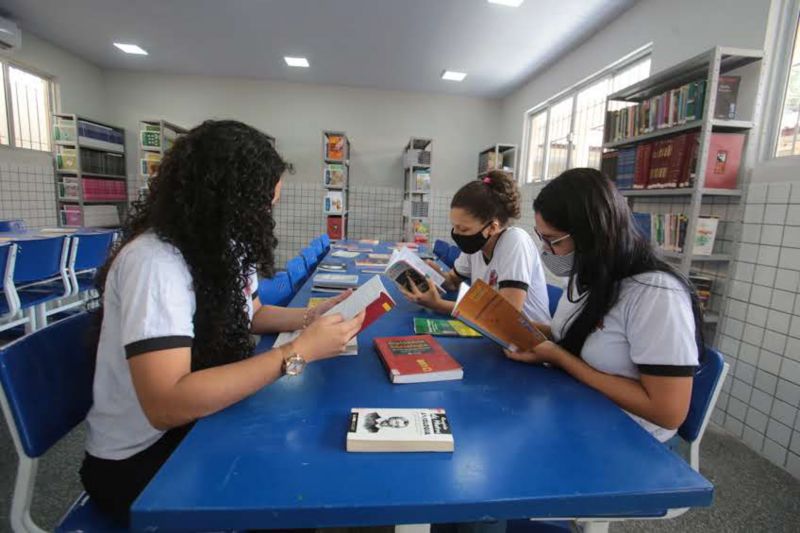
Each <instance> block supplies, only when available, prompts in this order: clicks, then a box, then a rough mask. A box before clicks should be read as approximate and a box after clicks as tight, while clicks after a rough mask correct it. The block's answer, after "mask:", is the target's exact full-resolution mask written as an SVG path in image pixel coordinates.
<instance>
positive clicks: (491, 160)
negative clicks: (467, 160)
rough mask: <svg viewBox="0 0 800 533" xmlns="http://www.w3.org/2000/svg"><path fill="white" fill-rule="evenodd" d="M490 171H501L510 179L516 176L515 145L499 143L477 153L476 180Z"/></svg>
mask: <svg viewBox="0 0 800 533" xmlns="http://www.w3.org/2000/svg"><path fill="white" fill-rule="evenodd" d="M492 170H502V171H503V172H505V173H506V174H508V175H509V176H510V177H511V178H512V179H514V178H515V177H516V174H517V145H516V144H507V143H499V144H493V145H492V146H489V147H488V148H484V149H483V150H481V151H480V152H479V153H478V179H481V178H483V177H484V176H486V174H488V173H489V172H491V171H492Z"/></svg>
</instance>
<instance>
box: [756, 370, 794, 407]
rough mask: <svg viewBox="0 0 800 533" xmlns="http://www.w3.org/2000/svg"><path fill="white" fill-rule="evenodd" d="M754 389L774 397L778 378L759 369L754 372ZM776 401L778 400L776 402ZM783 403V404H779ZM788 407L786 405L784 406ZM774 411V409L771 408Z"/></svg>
mask: <svg viewBox="0 0 800 533" xmlns="http://www.w3.org/2000/svg"><path fill="white" fill-rule="evenodd" d="M753 385H755V387H756V388H757V389H759V390H762V391H764V392H766V393H767V394H769V395H770V396H774V395H775V389H776V388H777V386H778V378H777V377H776V376H774V375H772V374H770V373H769V372H765V371H763V370H761V369H759V370H757V371H756V380H755V382H754V383H753ZM776 401H778V400H776ZM781 403H783V402H781ZM786 405H788V404H786ZM773 410H774V407H773Z"/></svg>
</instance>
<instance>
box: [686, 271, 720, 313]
mask: <svg viewBox="0 0 800 533" xmlns="http://www.w3.org/2000/svg"><path fill="white" fill-rule="evenodd" d="M689 281H691V282H692V285H694V289H695V291H697V298H698V299H699V300H700V309H702V310H703V311H707V310H708V301H709V300H710V299H711V287H712V285H713V283H714V280H713V279H712V278H710V277H708V276H703V275H701V274H698V273H696V272H692V273H691V274H689Z"/></svg>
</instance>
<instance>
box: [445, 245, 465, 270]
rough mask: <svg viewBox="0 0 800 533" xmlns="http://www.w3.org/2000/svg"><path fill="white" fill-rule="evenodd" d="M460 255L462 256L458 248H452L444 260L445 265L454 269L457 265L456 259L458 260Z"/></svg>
mask: <svg viewBox="0 0 800 533" xmlns="http://www.w3.org/2000/svg"><path fill="white" fill-rule="evenodd" d="M459 255H461V250H460V249H459V248H458V246H455V245H453V246H451V247H450V250H448V252H447V257H445V258H444V259H443V261H444V264H445V265H447V266H449V267H450V268H453V265H454V264H455V263H456V259H458V256H459Z"/></svg>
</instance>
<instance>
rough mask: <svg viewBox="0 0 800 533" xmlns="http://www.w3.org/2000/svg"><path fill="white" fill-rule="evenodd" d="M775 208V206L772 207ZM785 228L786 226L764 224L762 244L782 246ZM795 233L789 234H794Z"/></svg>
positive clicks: (762, 227)
mask: <svg viewBox="0 0 800 533" xmlns="http://www.w3.org/2000/svg"><path fill="white" fill-rule="evenodd" d="M770 207H774V206H770ZM783 228H784V226H779V225H772V224H764V225H763V226H761V241H760V243H761V244H771V245H773V246H780V245H781V243H782V241H783ZM793 233H794V232H788V234H793Z"/></svg>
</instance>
